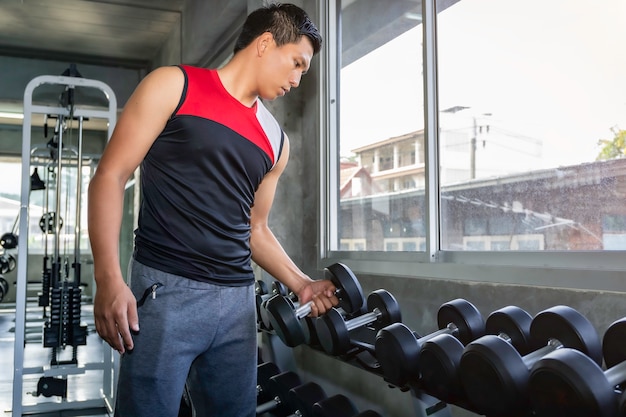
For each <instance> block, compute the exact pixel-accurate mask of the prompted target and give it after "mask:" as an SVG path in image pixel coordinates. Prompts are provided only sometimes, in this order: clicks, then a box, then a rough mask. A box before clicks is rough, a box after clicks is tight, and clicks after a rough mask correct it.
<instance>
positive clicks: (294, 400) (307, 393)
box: [288, 382, 326, 417]
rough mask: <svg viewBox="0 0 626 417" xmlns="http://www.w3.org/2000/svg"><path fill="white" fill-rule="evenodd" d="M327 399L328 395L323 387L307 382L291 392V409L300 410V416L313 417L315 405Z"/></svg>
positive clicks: (289, 400) (289, 397)
mask: <svg viewBox="0 0 626 417" xmlns="http://www.w3.org/2000/svg"><path fill="white" fill-rule="evenodd" d="M324 398H326V393H325V392H324V389H322V387H321V386H320V385H318V384H316V383H314V382H306V383H304V384H302V385H299V386H297V387H295V388H292V389H291V390H290V391H289V395H288V403H289V409H290V410H292V411H296V410H298V412H299V414H298V416H303V417H306V416H312V415H313V405H314V404H315V403H317V402H318V401H321V400H323V399H324Z"/></svg>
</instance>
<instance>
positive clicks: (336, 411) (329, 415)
mask: <svg viewBox="0 0 626 417" xmlns="http://www.w3.org/2000/svg"><path fill="white" fill-rule="evenodd" d="M313 417H381V415H380V414H378V413H377V412H375V411H372V410H366V411H363V412H361V413H359V410H358V409H357V408H356V406H355V405H354V403H353V402H352V401H351V400H350V399H349V398H348V397H346V396H345V395H343V394H337V395H333V396H332V397H328V398H325V399H323V400H321V401H318V402H317V403H315V404H314V405H313Z"/></svg>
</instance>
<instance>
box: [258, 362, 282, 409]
mask: <svg viewBox="0 0 626 417" xmlns="http://www.w3.org/2000/svg"><path fill="white" fill-rule="evenodd" d="M279 373H280V369H279V368H278V366H277V365H276V364H275V363H274V362H264V363H262V364H259V365H257V367H256V381H257V383H256V401H257V404H263V403H266V402H268V401H270V400H271V399H272V398H273V396H272V393H270V389H269V381H270V378H271V377H273V376H275V375H278V374H279Z"/></svg>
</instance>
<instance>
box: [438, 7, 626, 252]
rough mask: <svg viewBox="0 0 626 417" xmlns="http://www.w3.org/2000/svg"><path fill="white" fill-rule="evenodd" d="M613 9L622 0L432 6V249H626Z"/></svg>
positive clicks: (623, 134) (621, 32) (623, 117)
mask: <svg viewBox="0 0 626 417" xmlns="http://www.w3.org/2000/svg"><path fill="white" fill-rule="evenodd" d="M441 4H443V3H441ZM438 5H439V3H438ZM624 21H626V3H624V1H622V0H606V1H603V2H602V6H601V7H599V5H598V4H597V2H595V1H593V0H570V1H566V2H564V1H556V0H530V1H528V0H527V1H519V0H461V1H458V2H455V3H454V4H452V5H450V6H449V7H447V8H445V9H441V10H438V11H437V31H438V33H437V48H438V92H439V95H438V99H439V106H440V108H439V121H440V144H439V146H440V163H441V171H440V172H441V185H442V190H441V193H442V202H441V206H442V217H441V221H442V223H443V224H445V225H447V226H446V227H444V229H443V230H444V233H443V234H442V237H441V242H442V249H449V250H459V249H461V250H520V251H525V250H533V251H534V250H624V249H626V239H625V236H626V227H625V226H624V224H625V223H624V221H623V219H624V218H625V216H626V205H625V204H624V198H625V197H626V195H625V193H626V188H625V185H626V158H624V156H625V155H626V154H625V151H626V146H625V140H624V139H625V138H626V76H625V75H624V68H625V67H626V55H625V54H622V53H618V52H617V51H621V50H624V48H625V47H626V25H624V24H623V22H624ZM481 219H482V220H483V221H484V223H485V224H487V227H486V230H485V233H484V234H482V235H479V234H477V232H478V230H479V228H478V227H477V225H479V224H482V223H481ZM461 233H462V234H461ZM480 233H482V232H480ZM503 238H505V239H503Z"/></svg>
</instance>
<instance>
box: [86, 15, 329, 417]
mask: <svg viewBox="0 0 626 417" xmlns="http://www.w3.org/2000/svg"><path fill="white" fill-rule="evenodd" d="M320 47H321V37H320V35H319V32H318V30H317V28H316V27H315V25H314V24H313V23H312V22H311V21H310V19H309V17H308V16H307V15H306V13H305V12H304V11H303V10H302V9H300V8H298V7H296V6H294V5H291V4H283V5H270V6H267V7H263V8H261V9H258V10H256V11H254V12H253V13H251V14H250V15H249V16H248V18H247V20H246V22H245V23H244V27H243V29H242V32H241V35H240V37H239V39H238V41H237V43H236V45H235V50H234V52H235V54H234V56H233V58H232V59H231V60H230V61H229V62H228V63H227V64H226V65H225V66H224V67H222V68H220V69H218V70H208V69H203V68H194V67H190V66H184V65H181V66H172V67H163V68H159V69H156V70H154V71H153V72H152V73H150V74H149V75H148V76H146V77H145V79H144V80H143V81H142V82H141V83H140V84H139V86H138V87H137V89H136V90H135V92H134V93H133V95H132V96H131V97H130V98H129V100H128V102H127V104H126V106H125V108H124V111H123V113H122V115H121V116H120V118H119V121H118V123H117V125H116V128H115V131H114V133H113V135H112V137H111V140H110V141H109V143H108V145H107V147H106V149H105V151H104V153H103V155H102V159H101V161H100V163H99V165H98V169H97V172H96V174H95V175H94V177H93V179H92V180H91V183H90V186H89V207H88V208H89V215H88V219H89V233H90V240H91V246H92V251H93V256H94V273H95V279H96V284H97V292H96V297H95V300H94V316H95V324H96V329H97V331H98V333H99V334H100V336H101V337H102V338H103V339H104V340H105V341H106V342H108V343H109V344H110V345H111V346H112V347H113V348H114V349H116V350H117V351H119V352H120V353H121V354H122V358H121V363H120V372H119V383H118V390H117V398H116V415H118V416H120V417H142V416H150V417H157V416H176V415H177V413H178V408H179V405H180V398H181V396H182V392H183V387H184V384H185V381H186V380H188V382H189V383H188V385H189V389H190V394H191V397H192V401H193V404H194V407H195V409H196V412H197V415H198V416H202V417H206V416H220V417H228V416H232V417H245V416H254V415H255V414H256V413H255V406H256V391H255V386H256V363H257V359H256V352H257V347H256V327H255V303H254V290H253V287H254V286H253V282H254V276H253V271H252V268H251V260H253V261H254V262H255V263H257V264H258V265H259V266H260V267H262V268H263V269H264V270H266V271H267V272H268V273H270V274H271V275H272V276H274V277H275V278H277V279H279V280H280V281H281V282H283V283H284V284H286V285H287V286H288V287H289V288H290V289H291V290H292V291H294V292H295V293H296V294H297V295H298V297H299V299H300V300H301V302H303V303H304V302H307V301H309V300H312V301H313V306H312V315H314V316H316V315H319V314H323V313H324V312H326V311H327V310H328V309H329V308H331V307H332V306H333V305H336V304H337V302H338V300H337V298H336V296H335V295H334V291H335V287H334V286H333V285H332V283H331V282H330V281H327V280H317V281H314V280H311V279H310V278H309V277H308V276H306V275H305V274H304V273H303V272H302V271H301V270H300V269H299V268H298V267H297V266H296V265H295V264H294V263H293V262H292V260H291V259H290V258H289V257H288V255H287V254H286V253H285V251H284V250H283V248H282V247H281V245H280V243H279V242H278V241H277V239H276V237H275V236H274V235H273V233H272V232H271V230H270V229H269V227H268V216H269V212H270V208H271V205H272V201H273V198H274V194H275V190H276V186H277V181H278V178H279V177H280V175H281V173H282V172H283V170H284V169H285V166H286V164H287V159H288V157H289V141H288V138H287V137H286V135H285V134H284V132H282V130H281V128H280V126H279V124H278V123H277V121H276V120H275V119H274V118H273V117H272V116H271V115H270V113H269V112H268V111H267V109H266V108H265V107H264V106H263V104H262V102H261V100H260V99H264V100H273V99H275V98H276V97H279V96H283V95H285V94H286V93H288V92H289V90H290V89H291V88H295V87H298V85H299V83H300V79H301V77H302V75H303V74H304V73H306V71H307V70H308V68H309V66H310V63H311V59H312V58H313V56H314V55H315V54H316V53H317V52H319V50H320ZM139 165H141V187H142V205H141V210H140V214H139V226H138V228H137V230H136V231H135V250H134V254H133V260H132V262H131V266H130V267H129V275H130V279H129V281H130V282H129V285H128V286H127V285H126V283H125V282H124V280H123V277H122V273H121V270H120V268H119V258H118V243H117V242H118V239H119V228H120V224H121V218H122V206H123V204H122V203H123V194H124V185H125V183H126V181H127V179H128V178H129V177H130V176H131V175H132V173H133V171H134V170H135V169H136V168H137V166H139Z"/></svg>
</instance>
